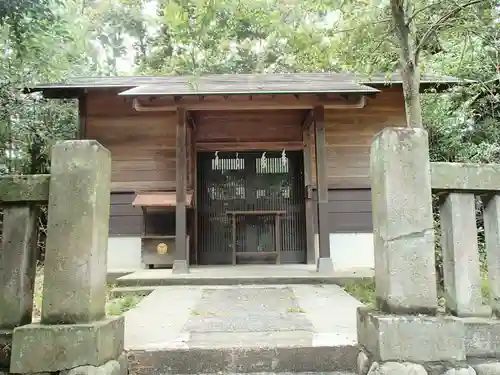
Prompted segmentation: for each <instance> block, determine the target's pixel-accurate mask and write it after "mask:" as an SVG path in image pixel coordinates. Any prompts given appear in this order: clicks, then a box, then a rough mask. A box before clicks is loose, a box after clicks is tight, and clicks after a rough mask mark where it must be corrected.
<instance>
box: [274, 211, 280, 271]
mask: <svg viewBox="0 0 500 375" xmlns="http://www.w3.org/2000/svg"><path fill="white" fill-rule="evenodd" d="M275 220H276V221H275V228H274V230H275V231H276V232H275V239H274V240H275V244H276V248H275V249H274V250H275V251H276V264H280V263H281V219H280V215H279V214H277V215H276V216H275Z"/></svg>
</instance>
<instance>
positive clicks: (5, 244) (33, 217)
mask: <svg viewBox="0 0 500 375" xmlns="http://www.w3.org/2000/svg"><path fill="white" fill-rule="evenodd" d="M38 213H39V210H38V208H37V207H34V206H31V205H26V204H25V205H17V204H11V205H7V206H5V207H4V208H3V232H2V244H1V246H2V247H1V248H0V306H1V307H0V329H12V328H14V327H17V326H20V325H23V324H29V323H31V315H32V311H33V291H34V284H35V274H36V254H37V239H38V237H37V234H38Z"/></svg>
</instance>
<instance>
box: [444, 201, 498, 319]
mask: <svg viewBox="0 0 500 375" xmlns="http://www.w3.org/2000/svg"><path fill="white" fill-rule="evenodd" d="M475 204H476V203H475V197H474V194H469V193H450V194H448V195H447V196H446V197H445V199H444V201H443V202H442V203H441V205H440V208H439V212H440V215H441V247H442V249H443V271H444V287H445V292H446V304H447V306H448V308H449V309H450V310H451V311H452V312H453V313H454V314H456V315H457V316H461V317H466V316H481V315H482V314H485V315H486V316H490V315H491V310H489V311H485V309H484V308H483V305H482V303H483V296H482V293H481V275H480V270H479V249H478V243H477V235H476V232H477V228H476V206H475Z"/></svg>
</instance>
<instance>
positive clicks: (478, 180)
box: [431, 163, 500, 193]
mask: <svg viewBox="0 0 500 375" xmlns="http://www.w3.org/2000/svg"><path fill="white" fill-rule="evenodd" d="M431 176H432V177H431V179H432V189H433V190H436V191H450V190H455V191H457V190H461V191H468V192H475V193H485V192H488V191H490V192H492V191H497V190H498V187H499V186H500V164H472V163H431Z"/></svg>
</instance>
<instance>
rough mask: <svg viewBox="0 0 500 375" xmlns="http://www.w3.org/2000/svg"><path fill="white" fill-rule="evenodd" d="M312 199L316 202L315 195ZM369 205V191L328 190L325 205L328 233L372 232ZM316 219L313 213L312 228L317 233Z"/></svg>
mask: <svg viewBox="0 0 500 375" xmlns="http://www.w3.org/2000/svg"><path fill="white" fill-rule="evenodd" d="M313 199H314V200H316V194H313ZM371 204H372V203H371V190H370V189H343V190H337V189H335V190H332V189H330V190H329V191H328V205H327V211H328V226H329V228H330V233H353V232H357V233H370V232H372V230H373V225H372V207H371ZM314 206H315V205H314ZM316 217H317V215H316V212H314V219H315V222H314V228H315V232H316V233H317V225H318V224H317V219H316Z"/></svg>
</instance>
